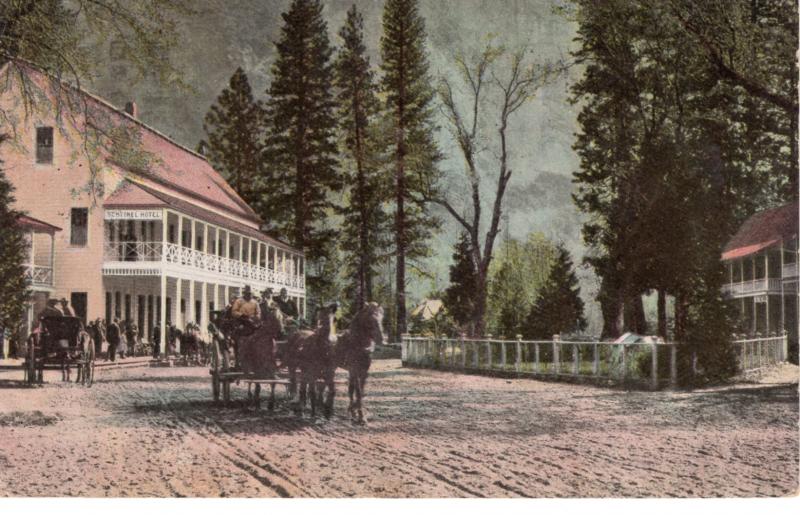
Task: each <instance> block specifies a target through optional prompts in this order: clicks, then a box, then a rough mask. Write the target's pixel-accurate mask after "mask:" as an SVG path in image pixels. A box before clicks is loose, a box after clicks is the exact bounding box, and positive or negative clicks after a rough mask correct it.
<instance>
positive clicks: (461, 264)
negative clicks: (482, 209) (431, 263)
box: [443, 232, 478, 334]
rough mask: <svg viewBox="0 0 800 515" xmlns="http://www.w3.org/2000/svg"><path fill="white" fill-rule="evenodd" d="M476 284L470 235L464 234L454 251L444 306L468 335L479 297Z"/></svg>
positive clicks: (459, 238)
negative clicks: (477, 297)
mask: <svg viewBox="0 0 800 515" xmlns="http://www.w3.org/2000/svg"><path fill="white" fill-rule="evenodd" d="M477 294H478V292H477V285H476V284H475V265H474V264H473V262H472V256H471V254H470V245H469V235H468V234H467V233H465V232H462V233H461V235H460V236H459V237H458V241H457V242H456V245H455V249H454V250H453V264H452V265H450V286H448V287H447V289H446V290H445V291H444V295H443V298H444V304H445V307H446V308H447V311H448V313H450V315H451V316H452V317H453V320H454V321H455V323H456V324H458V325H459V326H460V327H461V328H462V329H464V330H465V331H466V332H467V333H468V334H471V333H472V331H471V330H467V328H468V326H469V325H470V324H471V323H472V322H473V318H474V316H475V300H476V296H477Z"/></svg>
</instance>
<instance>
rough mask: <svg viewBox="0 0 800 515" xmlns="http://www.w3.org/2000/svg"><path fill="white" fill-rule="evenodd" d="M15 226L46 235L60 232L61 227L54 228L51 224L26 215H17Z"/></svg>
mask: <svg viewBox="0 0 800 515" xmlns="http://www.w3.org/2000/svg"><path fill="white" fill-rule="evenodd" d="M17 225H19V226H21V227H24V228H26V229H31V230H33V232H45V233H47V234H53V233H55V232H56V231H60V230H61V227H56V226H55V225H53V224H49V223H47V222H44V221H42V220H39V219H38V218H34V217H32V216H28V215H19V216H18V217H17Z"/></svg>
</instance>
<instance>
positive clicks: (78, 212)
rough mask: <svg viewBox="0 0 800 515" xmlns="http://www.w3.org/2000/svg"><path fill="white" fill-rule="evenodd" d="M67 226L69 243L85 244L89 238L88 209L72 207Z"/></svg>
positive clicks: (81, 245)
mask: <svg viewBox="0 0 800 515" xmlns="http://www.w3.org/2000/svg"><path fill="white" fill-rule="evenodd" d="M69 226H70V233H69V244H70V245H74V246H77V247H84V246H86V242H87V241H88V239H89V210H88V209H86V208H85V207H74V208H72V211H71V212H70V224H69Z"/></svg>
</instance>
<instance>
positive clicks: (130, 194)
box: [103, 181, 167, 208]
mask: <svg viewBox="0 0 800 515" xmlns="http://www.w3.org/2000/svg"><path fill="white" fill-rule="evenodd" d="M166 205H167V203H166V202H164V201H163V200H161V199H159V198H158V197H156V196H155V195H153V194H152V193H149V192H147V191H144V190H143V189H142V188H140V187H138V186H137V185H135V184H133V183H132V182H128V181H123V182H122V184H120V186H119V187H118V188H117V189H116V190H115V191H114V193H112V194H111V195H110V196H109V197H108V198H107V199H106V200H105V202H103V207H105V208H114V207H137V208H143V207H164V206H166Z"/></svg>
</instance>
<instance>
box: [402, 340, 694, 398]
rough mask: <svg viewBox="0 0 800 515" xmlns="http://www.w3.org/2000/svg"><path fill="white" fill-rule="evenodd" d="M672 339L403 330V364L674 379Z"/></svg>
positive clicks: (654, 383)
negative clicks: (471, 335) (495, 336)
mask: <svg viewBox="0 0 800 515" xmlns="http://www.w3.org/2000/svg"><path fill="white" fill-rule="evenodd" d="M679 347H681V346H680V345H678V344H674V343H659V344H653V343H613V342H573V341H561V340H553V341H548V340H540V341H535V340H521V339H519V340H492V339H483V340H481V339H450V338H424V337H412V336H404V337H403V340H402V361H403V364H404V365H408V366H416V367H427V368H436V369H443V370H453V371H468V372H482V371H485V372H492V373H497V372H499V373H504V372H507V373H514V374H521V375H531V376H542V377H547V376H551V377H568V378H576V379H578V378H586V379H591V378H595V379H605V380H608V381H611V382H621V383H628V382H638V383H642V384H645V385H647V386H649V387H650V388H652V389H657V388H660V387H661V386H664V385H672V386H674V385H676V384H677V380H678V367H677V358H678V348H679Z"/></svg>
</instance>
